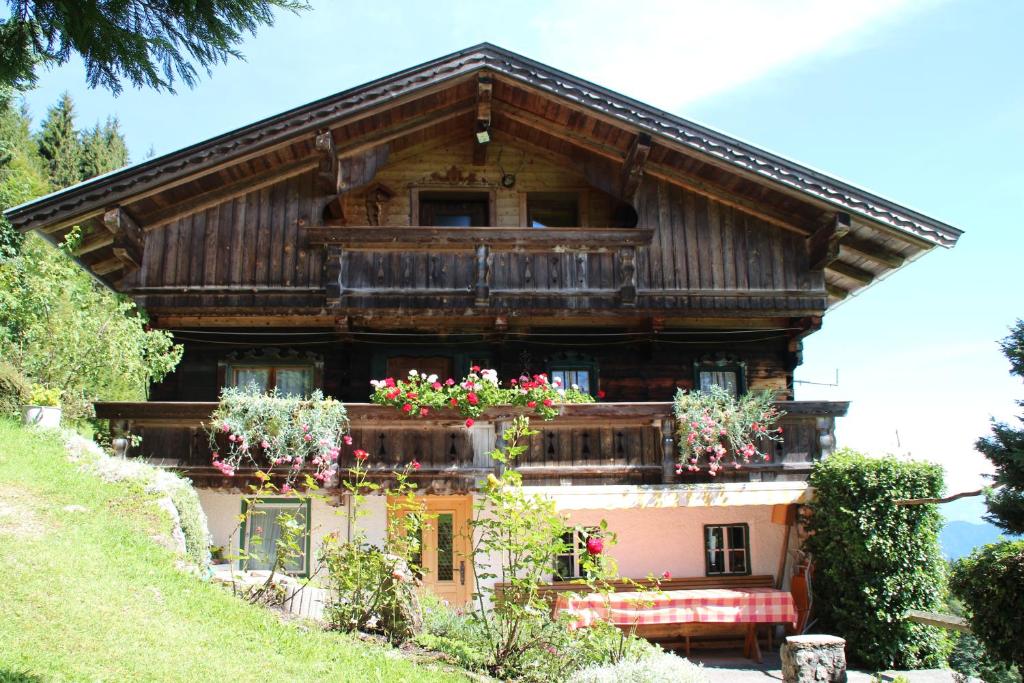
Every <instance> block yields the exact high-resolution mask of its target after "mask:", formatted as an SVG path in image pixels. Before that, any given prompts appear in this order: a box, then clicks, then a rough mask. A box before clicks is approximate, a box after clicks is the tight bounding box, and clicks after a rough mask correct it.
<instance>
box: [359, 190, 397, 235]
mask: <svg viewBox="0 0 1024 683" xmlns="http://www.w3.org/2000/svg"><path fill="white" fill-rule="evenodd" d="M394 198H395V193H394V191H392V190H391V189H390V188H388V187H387V186H386V185H382V184H380V183H377V184H376V185H374V186H373V187H371V188H370V189H369V190H368V191H367V193H366V221H367V224H368V225H374V226H376V225H384V224H385V223H386V222H387V221H386V220H385V218H386V217H387V205H388V202H390V201H391V200H392V199H394Z"/></svg>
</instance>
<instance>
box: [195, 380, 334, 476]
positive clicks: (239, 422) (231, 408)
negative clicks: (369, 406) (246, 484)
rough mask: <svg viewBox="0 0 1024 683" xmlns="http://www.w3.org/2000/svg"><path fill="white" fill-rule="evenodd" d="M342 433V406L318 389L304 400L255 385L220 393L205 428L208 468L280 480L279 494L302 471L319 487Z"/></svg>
mask: <svg viewBox="0 0 1024 683" xmlns="http://www.w3.org/2000/svg"><path fill="white" fill-rule="evenodd" d="M348 431H349V422H348V416H347V414H346V412H345V406H343V405H342V404H341V402H340V401H336V400H335V399H333V398H324V396H323V394H321V393H320V392H319V391H314V392H313V394H312V395H311V396H310V397H309V398H308V399H304V398H299V397H296V396H285V395H282V394H280V393H278V392H277V391H276V390H275V391H271V392H268V393H262V392H261V391H259V390H258V389H256V388H255V387H250V388H248V389H236V388H227V389H224V390H223V392H221V397H220V403H219V405H218V406H217V409H216V410H215V411H214V412H213V415H212V416H211V418H210V423H209V427H208V433H209V438H210V448H211V450H212V451H213V466H214V467H216V468H217V469H218V470H219V471H220V472H221V473H222V474H224V475H225V476H228V477H231V476H234V474H235V471H236V470H238V469H239V468H240V467H252V468H254V469H256V476H257V478H259V479H261V480H266V479H269V478H270V475H271V474H277V475H280V476H283V478H284V481H285V483H284V485H283V486H282V487H281V492H283V493H287V492H288V491H290V490H291V489H292V486H293V484H294V482H295V480H296V479H297V478H298V477H299V475H300V474H302V472H303V471H304V470H307V473H308V468H312V470H313V474H312V475H311V476H312V477H313V478H314V479H315V480H316V481H317V482H319V483H321V484H322V483H324V482H326V481H328V480H329V479H330V478H331V477H333V476H334V475H335V474H336V473H337V470H338V467H337V463H338V456H339V455H340V453H341V449H342V447H343V446H349V445H351V444H352V438H351V437H350V436H348ZM225 444H226V445H225ZM222 446H223V448H222Z"/></svg>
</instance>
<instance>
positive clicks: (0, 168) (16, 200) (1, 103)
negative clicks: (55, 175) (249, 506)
mask: <svg viewBox="0 0 1024 683" xmlns="http://www.w3.org/2000/svg"><path fill="white" fill-rule="evenodd" d="M29 124H30V121H29V117H28V113H27V112H26V111H25V109H24V107H23V106H22V107H19V106H18V105H17V104H16V103H15V102H14V99H13V97H12V96H11V93H9V92H4V91H3V89H2V88H0V209H7V208H9V207H12V206H16V205H17V204H21V203H22V202H27V201H28V200H30V199H34V198H35V197H38V196H39V195H41V194H45V193H46V192H48V191H49V189H50V183H49V179H48V178H47V175H46V168H45V165H44V163H43V160H42V159H41V158H40V157H39V150H38V146H37V145H36V141H35V140H34V139H33V138H32V134H31V133H30V132H29ZM21 241H22V237H21V235H20V234H19V233H18V231H17V230H15V229H14V227H13V226H12V225H11V224H10V223H8V222H7V219H5V218H3V217H0V261H3V260H4V259H6V258H10V257H11V256H13V255H14V254H15V253H17V250H18V247H19V246H20V245H21Z"/></svg>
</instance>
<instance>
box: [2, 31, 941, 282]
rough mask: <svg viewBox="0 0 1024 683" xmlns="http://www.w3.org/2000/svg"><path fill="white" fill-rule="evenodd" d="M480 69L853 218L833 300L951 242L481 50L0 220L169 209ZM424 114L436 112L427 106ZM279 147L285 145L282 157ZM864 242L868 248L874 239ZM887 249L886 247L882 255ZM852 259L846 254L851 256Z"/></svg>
mask: <svg viewBox="0 0 1024 683" xmlns="http://www.w3.org/2000/svg"><path fill="white" fill-rule="evenodd" d="M481 71H486V72H490V73H492V74H494V75H495V76H496V77H497V78H498V79H501V80H503V81H506V82H507V83H509V84H512V85H514V86H516V87H519V88H523V89H528V90H529V91H531V92H535V93H541V94H542V95H544V96H546V97H549V98H551V99H553V100H555V101H558V102H560V103H562V104H564V106H566V107H569V108H574V109H575V110H577V111H579V112H582V113H583V115H585V116H587V117H589V118H591V119H593V120H596V121H598V122H599V124H598V125H602V124H603V125H605V126H606V127H611V128H617V129H621V130H620V131H619V132H621V133H623V135H622V136H621V137H623V138H626V139H627V142H628V139H629V138H631V137H635V136H636V135H637V134H640V133H646V134H648V135H650V136H651V138H652V140H653V143H654V144H655V145H656V146H658V147H661V148H662V149H661V150H659V153H658V154H657V155H654V154H652V159H653V158H654V157H655V156H657V157H658V159H660V160H661V161H662V162H663V163H664V168H666V169H668V171H667V172H668V173H669V174H672V173H675V172H676V170H678V172H679V173H680V177H684V178H687V179H688V180H687V182H690V183H691V185H692V184H694V183H696V184H697V185H698V186H700V185H701V184H702V183H705V182H706V180H707V176H708V174H711V173H720V174H728V175H729V177H730V178H731V180H729V182H728V183H724V184H725V185H727V186H728V187H727V188H726V190H725V191H726V192H732V193H733V195H734V196H735V197H736V201H738V202H741V204H740V205H741V206H743V202H747V203H749V205H751V206H756V205H758V203H764V204H765V205H766V206H768V204H769V199H771V198H772V197H774V198H775V199H776V200H777V201H778V205H779V206H782V205H783V202H790V203H792V204H793V205H794V206H795V207H796V209H799V210H798V211H796V214H795V215H797V216H799V217H800V220H801V222H802V224H803V226H804V227H805V228H806V231H807V232H808V233H811V232H814V230H815V229H816V228H817V227H819V225H818V221H820V220H821V218H822V217H823V216H824V217H827V216H828V215H829V214H830V213H831V214H835V213H836V212H842V213H848V214H850V215H851V216H852V217H853V222H852V227H851V242H852V243H856V242H858V241H859V242H860V243H861V244H862V245H863V244H864V243H865V241H866V242H868V243H870V244H869V247H868V248H867V249H862V250H860V251H859V252H857V253H859V254H860V255H861V256H863V255H864V254H865V253H869V252H870V251H871V247H872V246H879V245H880V246H881V247H883V251H882V255H881V256H880V257H879V256H878V255H877V253H876V255H875V257H874V259H873V260H872V261H871V263H873V264H874V266H877V267H867V266H866V265H865V262H864V261H861V260H860V259H859V258H858V257H856V256H855V257H854V259H853V260H852V261H850V262H848V263H847V266H848V269H847V275H850V273H853V275H852V276H851V277H849V278H848V279H843V278H844V277H845V276H844V275H843V273H842V269H839V270H838V271H836V272H835V273H833V276H834V278H833V279H835V278H838V280H837V282H838V283H839V285H841V287H838V285H837V287H838V288H837V289H836V291H841V292H843V293H842V294H840V295H838V297H834V298H837V299H838V298H841V297H842V296H845V292H848V291H854V290H856V289H859V288H861V287H863V286H864V285H865V284H866V282H863V281H862V282H858V279H860V280H864V278H865V277H867V276H868V275H870V276H871V277H870V278H869V279H868V280H867V283H869V282H870V281H871V280H872V279H874V278H875V277H877V276H880V275H883V274H884V273H885V272H886V271H888V270H891V269H892V268H893V267H898V265H899V264H901V263H903V262H904V261H905V260H907V259H912V258H914V257H915V256H917V255H919V253H920V252H923V251H926V250H928V249H930V248H931V247H933V246H936V245H938V246H943V247H951V246H953V245H954V244H955V243H956V241H957V239H958V238H959V236H960V234H961V231H960V230H958V229H957V228H955V227H953V226H951V225H948V224H946V223H944V222H942V221H938V220H936V219H933V218H930V217H928V216H925V215H924V214H921V213H919V212H917V211H914V210H911V209H908V208H906V207H904V206H901V205H899V204H896V203H894V202H891V201H889V200H886V199H883V198H881V197H879V196H877V195H874V194H872V193H869V192H865V191H863V190H860V189H858V188H856V187H854V186H852V185H849V184H847V183H845V182H843V181H840V180H837V179H835V178H832V177H829V176H827V175H825V174H823V173H820V172H818V171H814V170H812V169H809V168H807V167H805V166H802V165H799V164H796V163H793V162H790V161H787V160H785V159H783V158H781V157H779V156H777V155H774V154H771V153H769V152H766V151H764V150H761V149H758V148H757V147H754V146H752V145H749V144H747V143H744V142H741V141H739V140H736V139H734V138H731V137H729V136H726V135H723V134H721V133H717V132H715V131H713V130H710V129H708V128H705V127H703V126H700V125H697V124H695V123H693V122H690V121H687V120H686V119H683V118H680V117H678V116H675V115H673V114H670V113H668V112H665V111H661V110H659V109H656V108H653V107H649V106H647V105H645V104H643V103H640V102H637V101H636V100H633V99H630V98H628V97H625V96H623V95H620V94H618V93H615V92H613V91H611V90H608V89H606V88H602V87H600V86H598V85H595V84H593V83H589V82H587V81H585V80H582V79H579V78H576V77H574V76H571V75H569V74H566V73H564V72H561V71H558V70H556V69H552V68H551V67H548V66H546V65H543V64H540V63H539V62H535V61H533V60H530V59H527V58H525V57H522V56H520V55H518V54H515V53H513V52H510V51H508V50H505V49H502V48H500V47H497V46H494V45H491V44H488V43H482V44H480V45H477V46H474V47H471V48H468V49H465V50H461V51H459V52H455V53H452V54H450V55H447V56H444V57H440V58H438V59H435V60H432V61H430V62H426V63H424V64H421V65H419V66H415V67H412V68H410V69H406V70H404V71H400V72H398V73H395V74H392V75H390V76H386V77H384V78H381V79H378V80H376V81H373V82H371V83H367V84H365V85H362V86H359V87H356V88H352V89H350V90H346V91H343V92H340V93H337V94H335V95H331V96H329V97H325V98H323V99H321V100H318V101H316V102H312V103H310V104H307V105H304V106H301V107H297V108H295V109H292V110H290V111H287V112H284V113H281V114H278V115H276V116H272V117H269V118H266V119H264V120H262V121H258V122H256V123H253V124H250V125H248V126H245V127H242V128H239V129H237V130H234V131H231V132H228V133H225V134H223V135H220V136H217V137H214V138H211V139H209V140H206V141H204V142H200V143H197V144H195V145H191V146H189V147H186V148H184V149H182V150H179V151H177V152H172V153H170V154H166V155H163V156H160V157H157V158H154V159H150V160H148V161H145V162H142V163H139V164H136V165H134V166H130V167H127V168H124V169H121V170H118V171H114V172H112V173H109V174H106V175H103V176H100V177H97V178H93V179H91V180H88V181H86V182H83V183H79V184H78V185H74V186H72V187H69V188H67V189H64V190H61V191H59V192H55V193H52V194H50V195H47V196H45V197H41V198H39V199H36V200H34V201H32V202H28V203H26V204H22V205H20V206H17V207H14V208H11V209H9V210H8V211H6V212H5V216H6V217H7V218H8V220H10V221H11V223H12V224H14V225H15V226H16V227H18V228H20V229H23V230H27V229H40V230H41V231H42V232H44V233H48V234H49V235H50V236H51V239H52V238H54V237H56V236H57V235H58V233H59V232H60V230H62V229H66V227H67V226H70V225H72V224H73V223H75V222H81V221H84V220H94V219H96V218H97V217H98V215H99V214H100V213H101V212H102V211H104V210H105V209H108V208H112V207H115V206H118V205H129V204H130V203H131V202H135V201H141V200H142V199H141V198H145V197H150V196H154V195H155V194H157V193H165V195H161V196H160V197H159V198H158V199H159V201H158V202H155V203H154V204H153V206H167V205H173V204H174V203H175V202H176V201H179V198H180V196H183V195H188V194H189V193H192V194H195V193H199V192H209V191H210V187H211V185H214V184H216V183H221V184H226V183H227V182H228V181H229V180H234V181H235V182H236V183H238V182H242V181H244V179H245V177H246V173H248V172H250V171H251V169H248V170H245V171H244V172H243V171H242V170H238V169H243V168H245V167H246V166H249V167H252V166H257V162H259V163H260V164H264V168H265V167H266V166H265V165H266V164H268V163H270V162H267V161H266V160H267V159H271V158H273V159H276V160H278V161H281V160H282V159H283V162H291V163H293V164H294V163H296V162H297V161H302V159H303V158H307V159H308V158H310V157H311V155H313V154H315V151H314V149H313V144H312V143H313V139H312V138H313V136H315V134H316V133H317V132H319V131H323V130H331V129H335V130H336V129H338V127H342V126H347V125H354V124H350V123H349V122H350V121H358V120H361V119H362V118H364V117H367V116H370V115H371V113H373V112H378V111H382V110H386V109H388V108H397V107H400V106H403V105H404V104H405V103H409V102H411V101H412V100H413V99H414V98H419V99H420V101H423V100H424V99H426V98H427V97H428V96H430V95H431V93H435V92H438V91H440V90H442V89H444V88H454V87H456V84H458V83H460V82H462V83H467V82H468V80H469V79H471V78H473V76H474V74H477V73H478V72H481ZM451 99H454V96H452V97H451V98H450V100H451ZM449 103H450V102H449ZM435 108H436V109H438V110H440V108H439V107H438V106H437V105H435ZM510 116H511V114H510ZM531 116H533V117H534V119H538V120H539V119H540V118H541V117H539V116H537V115H536V114H532V115H531ZM513 120H515V118H514V117H513ZM545 124H553V125H554V126H555V129H554V130H555V131H556V132H550V131H549V132H550V134H552V135H555V136H557V135H558V134H559V133H558V132H557V126H558V125H559V124H560V122H558V121H546V122H545ZM593 125H594V124H591V128H592V127H593ZM567 128H568V127H567ZM578 137H579V138H583V137H585V136H583V135H580V136H578ZM616 139H618V138H616ZM297 140H299V141H300V142H296V141H297ZM577 142H579V140H577ZM583 142H584V143H585V142H586V141H583ZM300 143H301V144H300ZM287 144H290V145H291V147H289V148H288V149H287V150H285V151H282V149H283V147H284V146H285V145H287ZM587 144H589V143H587ZM627 146H628V145H627ZM592 149H596V150H597V152H598V153H606V156H609V155H608V154H607V153H608V152H609V151H610V158H613V159H614V158H615V156H616V155H619V154H622V153H623V148H622V146H621V145H619V146H615V145H603V146H602V145H596V146H592ZM339 151H340V152H342V153H344V145H341V146H339ZM694 160H696V161H694ZM698 162H699V164H700V168H698V169H697V170H696V171H694V170H693V169H690V168H688V166H689V165H696V164H697V163H698ZM232 164H235V165H236V168H235V169H234V170H231V172H230V173H226V172H224V169H227V168H228V167H230V166H231V165H232ZM257 170H258V169H257ZM251 172H252V173H253V174H254V175H255V173H256V171H251ZM687 172H689V175H686V174H687ZM214 173H219V177H215V176H214V175H212V174H214ZM225 176H227V180H225ZM197 179H204V182H203V183H202V184H199V183H198V182H197ZM192 182H196V185H195V187H193V186H191V185H189V183H192ZM714 187H718V185H715V186H714ZM742 187H745V188H747V189H746V191H747V193H748V194H747V195H745V194H743V192H744V190H740V189H729V188H742ZM175 188H177V190H175ZM748 195H749V197H748ZM769 195H770V197H769ZM766 197H768V198H767V199H766ZM141 208H142V213H143V216H142V218H143V222H144V223H145V220H144V219H145V214H146V211H145V209H146V208H147V205H145V204H143V205H141ZM150 208H152V207H150ZM815 212H816V213H815ZM152 215H153V216H154V220H155V219H156V218H157V217H164V216H165V215H166V212H163V213H161V212H157V211H156V210H155V209H154V210H153V213H152ZM149 227H152V224H150V225H149ZM873 237H876V238H878V239H876V240H873V239H872V238H873ZM896 238H899V239H896ZM889 246H892V248H886V247H889ZM854 251H857V250H856V248H855V247H854ZM887 259H888V264H886V260H887ZM869 260H871V259H869ZM86 265H87V266H88V264H86ZM850 269H852V270H850ZM858 269H859V270H858ZM865 273H867V275H865ZM833 284H834V283H833Z"/></svg>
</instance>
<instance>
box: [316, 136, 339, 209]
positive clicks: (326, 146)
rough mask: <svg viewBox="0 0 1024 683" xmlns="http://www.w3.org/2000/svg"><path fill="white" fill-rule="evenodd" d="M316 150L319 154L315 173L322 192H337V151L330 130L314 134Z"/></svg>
mask: <svg viewBox="0 0 1024 683" xmlns="http://www.w3.org/2000/svg"><path fill="white" fill-rule="evenodd" d="M316 151H317V152H318V153H319V156H320V162H319V163H320V165H319V167H318V169H317V174H316V175H317V179H318V180H319V182H320V185H321V187H322V189H323V192H324V194H338V167H339V164H338V151H337V150H336V149H335V147H334V134H333V133H331V131H329V130H325V131H321V132H319V133H317V134H316Z"/></svg>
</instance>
